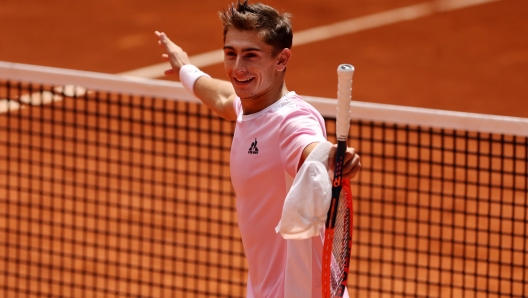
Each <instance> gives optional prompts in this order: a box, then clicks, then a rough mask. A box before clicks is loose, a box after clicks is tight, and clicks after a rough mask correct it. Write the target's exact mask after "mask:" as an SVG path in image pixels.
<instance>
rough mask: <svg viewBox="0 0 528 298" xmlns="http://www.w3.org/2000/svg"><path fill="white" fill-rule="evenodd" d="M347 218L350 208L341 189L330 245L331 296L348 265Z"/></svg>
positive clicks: (337, 288) (336, 290) (339, 286)
mask: <svg viewBox="0 0 528 298" xmlns="http://www.w3.org/2000/svg"><path fill="white" fill-rule="evenodd" d="M349 219H350V209H349V208H348V204H347V197H346V195H345V191H344V190H342V191H341V193H340V195H339V203H338V209H337V214H336V222H335V228H334V238H333V245H332V262H331V265H330V290H331V294H332V296H335V295H336V294H337V293H338V291H339V290H340V288H341V283H342V281H343V278H344V277H345V268H347V267H348V266H347V259H348V254H349V252H348V242H349V237H350V231H349V229H350V220H349Z"/></svg>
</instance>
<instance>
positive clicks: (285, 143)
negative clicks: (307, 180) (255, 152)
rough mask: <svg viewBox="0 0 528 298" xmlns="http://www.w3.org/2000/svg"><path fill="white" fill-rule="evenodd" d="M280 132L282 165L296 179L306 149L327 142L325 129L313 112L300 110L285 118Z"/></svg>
mask: <svg viewBox="0 0 528 298" xmlns="http://www.w3.org/2000/svg"><path fill="white" fill-rule="evenodd" d="M279 130H280V131H279V139H280V140H279V143H280V152H281V153H280V154H281V160H282V163H283V164H284V167H285V170H286V172H287V173H288V174H289V175H290V176H291V177H295V175H296V173H297V170H298V168H299V161H300V160H301V154H302V152H303V150H304V148H305V147H306V146H308V145H309V144H311V143H314V142H324V141H326V138H325V136H324V129H323V127H321V122H320V121H319V119H318V117H317V115H315V114H314V112H313V111H310V110H308V109H299V110H296V111H294V112H292V113H290V114H288V115H286V116H285V117H284V119H283V120H282V123H281V125H280V127H279Z"/></svg>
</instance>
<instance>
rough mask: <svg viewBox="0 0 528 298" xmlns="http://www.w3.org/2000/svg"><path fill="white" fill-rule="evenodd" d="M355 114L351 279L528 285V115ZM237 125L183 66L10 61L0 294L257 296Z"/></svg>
mask: <svg viewBox="0 0 528 298" xmlns="http://www.w3.org/2000/svg"><path fill="white" fill-rule="evenodd" d="M81 86H82V87H81ZM305 99H306V100H307V101H308V102H310V103H311V104H312V105H314V106H315V107H316V108H317V109H318V110H319V111H320V112H321V113H322V114H323V116H324V117H325V119H326V125H327V130H328V135H329V139H330V141H333V142H335V137H334V135H335V123H334V121H335V120H334V119H333V118H332V117H334V115H335V101H333V100H331V99H324V98H314V97H305ZM351 117H352V119H353V120H352V123H351V132H350V138H349V143H350V145H351V146H354V147H356V148H357V150H358V151H359V153H360V155H361V158H362V165H363V168H362V171H361V173H360V175H359V176H358V177H357V178H356V179H354V180H352V187H353V192H354V200H355V201H354V205H355V206H354V212H355V213H354V236H353V249H352V258H351V265H350V277H349V293H350V296H351V297H512V296H513V297H526V296H527V295H528V285H527V284H526V283H525V280H526V279H527V278H528V253H527V249H528V240H527V237H526V236H527V233H528V231H527V229H528V221H527V217H528V119H523V118H513V117H500V116H490V115H478V114H469V113H456V112H447V111H438V110H429V109H419V108H409V107H400V106H391V105H381V104H371V103H361V102H353V104H352V111H351ZM233 130H234V125H233V123H230V122H226V121H223V120H221V119H220V118H218V117H216V116H214V115H213V114H212V113H211V112H210V111H209V110H208V109H207V108H205V107H204V106H203V105H201V104H199V102H198V101H197V100H196V99H194V98H193V97H192V96H191V95H190V94H188V93H187V92H185V90H184V89H183V88H182V86H181V84H179V83H177V82H169V81H160V80H146V79H137V78H129V77H122V76H116V75H108V74H99V73H91V72H82V71H72V70H64V69H56V68H48V67H36V66H30V65H23V64H15V63H6V62H0V296H2V297H244V296H245V283H246V273H247V265H246V263H245V258H244V253H243V248H242V244H241V240H240V236H239V233H238V228H237V222H236V210H235V209H234V205H235V204H234V202H235V194H234V192H233V190H232V188H231V183H230V178H229V150H230V145H231V136H232V133H233Z"/></svg>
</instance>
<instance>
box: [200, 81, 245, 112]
mask: <svg viewBox="0 0 528 298" xmlns="http://www.w3.org/2000/svg"><path fill="white" fill-rule="evenodd" d="M193 91H194V95H195V96H196V97H198V98H199V99H200V100H201V101H202V102H203V103H204V104H205V105H206V106H207V107H208V108H210V109H211V110H212V111H214V112H215V113H216V114H217V115H218V116H220V117H222V118H224V119H226V120H231V121H234V120H236V113H235V109H234V107H233V101H234V99H235V98H236V93H235V90H234V89H233V85H231V83H230V82H228V81H224V80H219V79H214V78H210V77H206V76H203V77H200V78H199V79H198V80H196V82H195V83H194V87H193Z"/></svg>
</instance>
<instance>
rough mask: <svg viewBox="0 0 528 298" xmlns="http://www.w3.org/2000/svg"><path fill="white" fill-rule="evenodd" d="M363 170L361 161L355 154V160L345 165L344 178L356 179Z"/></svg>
mask: <svg viewBox="0 0 528 298" xmlns="http://www.w3.org/2000/svg"><path fill="white" fill-rule="evenodd" d="M360 169H361V160H360V157H359V155H357V154H354V156H353V158H352V159H350V161H349V162H347V163H345V166H344V167H343V176H345V177H349V178H354V177H355V176H356V175H357V173H358V172H359V170H360Z"/></svg>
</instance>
